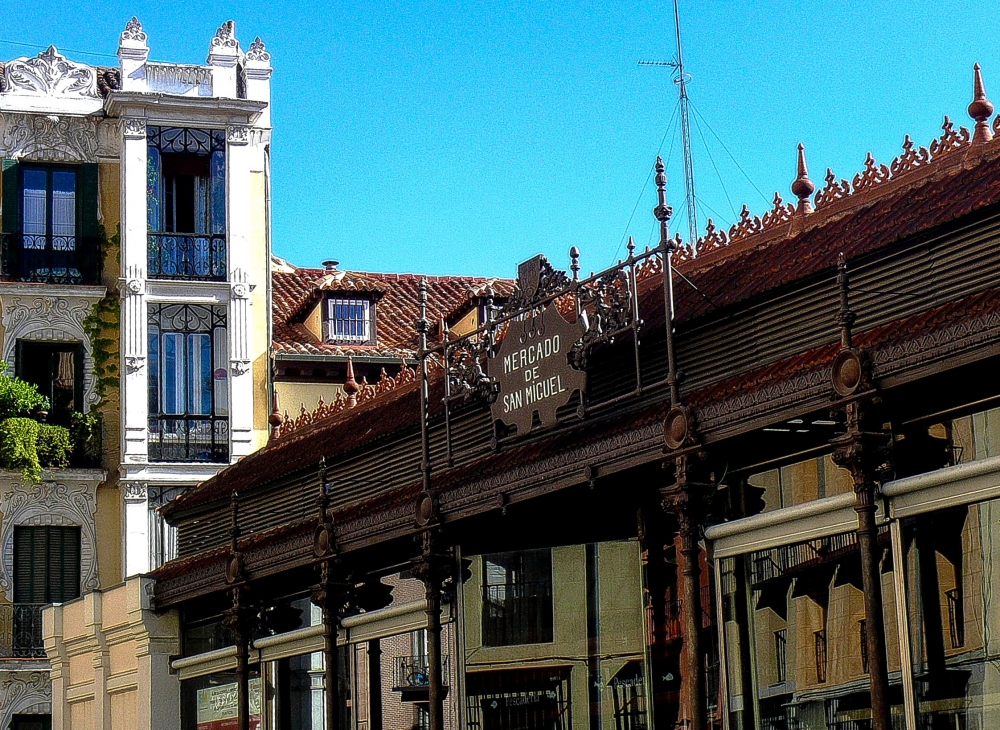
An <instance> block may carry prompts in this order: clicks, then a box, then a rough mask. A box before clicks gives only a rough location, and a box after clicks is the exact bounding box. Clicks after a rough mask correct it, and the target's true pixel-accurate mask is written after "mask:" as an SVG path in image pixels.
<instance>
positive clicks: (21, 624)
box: [0, 603, 48, 659]
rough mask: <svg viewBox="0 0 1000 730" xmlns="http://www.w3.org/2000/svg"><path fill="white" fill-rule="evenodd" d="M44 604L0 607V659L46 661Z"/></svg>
mask: <svg viewBox="0 0 1000 730" xmlns="http://www.w3.org/2000/svg"><path fill="white" fill-rule="evenodd" d="M46 605H48V604H44V603H14V604H9V603H8V604H6V605H0V657H5V658H17V659H44V658H45V644H44V643H43V642H42V609H43V608H44V607H45V606H46Z"/></svg>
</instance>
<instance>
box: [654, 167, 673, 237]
mask: <svg viewBox="0 0 1000 730" xmlns="http://www.w3.org/2000/svg"><path fill="white" fill-rule="evenodd" d="M664 170H665V168H664V167H663V158H662V157H660V156H659V155H657V156H656V199H657V204H656V207H655V208H653V217H654V218H656V220H658V221H659V222H660V245H661V246H664V247H666V246H668V245H669V244H668V241H669V240H670V227H669V224H670V216H672V215H673V214H674V210H673V208H671V207H670V206H669V205H667V175H666V173H665V172H664Z"/></svg>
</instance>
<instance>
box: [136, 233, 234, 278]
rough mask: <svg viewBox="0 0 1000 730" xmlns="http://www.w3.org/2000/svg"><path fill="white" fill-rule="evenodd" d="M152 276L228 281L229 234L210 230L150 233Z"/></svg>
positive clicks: (149, 249) (149, 252) (149, 254)
mask: <svg viewBox="0 0 1000 730" xmlns="http://www.w3.org/2000/svg"><path fill="white" fill-rule="evenodd" d="M148 239H149V240H148V251H147V253H148V261H147V264H148V267H149V278H151V279H193V280H202V281H225V279H226V237H225V236H224V235H221V234H209V233H150V234H149V236H148Z"/></svg>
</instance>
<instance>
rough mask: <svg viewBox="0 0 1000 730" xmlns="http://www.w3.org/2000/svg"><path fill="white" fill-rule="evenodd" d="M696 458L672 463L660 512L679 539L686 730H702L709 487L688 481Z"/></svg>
mask: <svg viewBox="0 0 1000 730" xmlns="http://www.w3.org/2000/svg"><path fill="white" fill-rule="evenodd" d="M695 458H697V456H696V455H694V454H691V455H687V454H682V455H679V456H677V457H675V459H674V468H675V483H674V484H673V485H672V486H670V487H668V488H666V489H665V490H663V508H664V509H665V510H667V511H668V512H672V513H673V515H674V516H675V517H676V518H677V524H678V534H679V535H680V538H681V549H680V572H681V576H682V578H683V584H684V585H683V589H682V592H681V629H682V631H683V633H684V643H683V647H682V653H681V683H682V687H684V688H685V692H684V700H685V702H684V706H683V714H684V717H685V719H686V720H687V725H686V727H687V728H688V729H689V730H705V727H706V725H705V705H706V701H705V699H706V698H705V667H704V662H703V659H704V657H703V656H702V650H701V630H702V627H701V616H702V606H701V564H700V562H699V561H700V555H701V548H700V547H699V546H698V535H699V530H700V525H701V518H702V514H703V511H704V510H703V506H704V504H703V503H704V500H705V497H706V495H707V493H708V490H710V489H711V484H708V483H705V484H702V483H696V482H693V481H691V479H690V477H691V471H692V468H693V467H692V464H691V460H692V459H695Z"/></svg>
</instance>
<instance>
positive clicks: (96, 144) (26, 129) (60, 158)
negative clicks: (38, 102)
mask: <svg viewBox="0 0 1000 730" xmlns="http://www.w3.org/2000/svg"><path fill="white" fill-rule="evenodd" d="M105 126H108V127H114V124H113V123H108V122H106V123H104V124H102V123H101V122H100V120H99V119H98V118H97V117H93V116H88V117H74V116H60V115H55V114H50V115H41V114H21V113H4V114H0V155H2V156H3V157H16V158H20V159H30V160H39V161H43V162H96V161H97V156H98V154H101V155H102V156H107V157H112V156H115V155H117V154H118V152H117V140H116V139H115V137H116V134H115V132H114V131H113V130H110V131H102V128H103V127H105Z"/></svg>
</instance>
